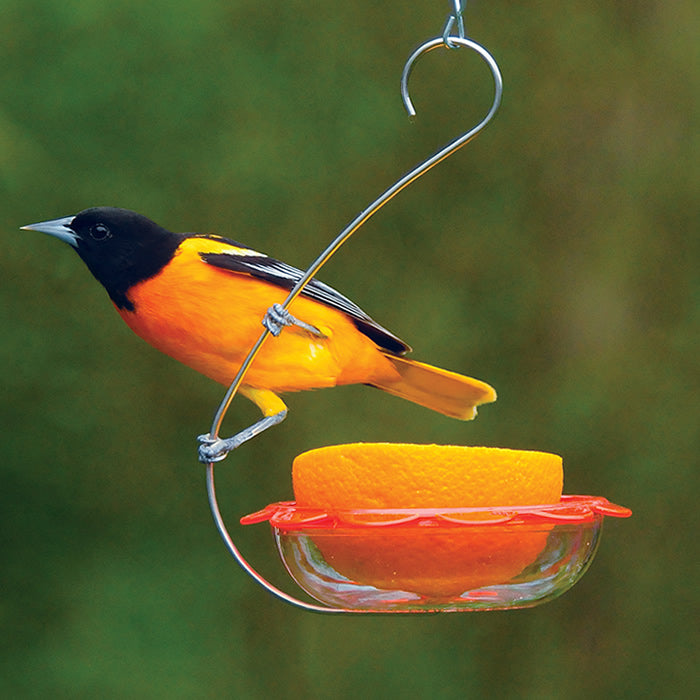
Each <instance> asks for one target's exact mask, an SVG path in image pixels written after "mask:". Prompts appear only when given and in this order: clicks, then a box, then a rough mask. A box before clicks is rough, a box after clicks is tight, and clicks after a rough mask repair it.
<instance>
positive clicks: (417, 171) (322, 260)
mask: <svg viewBox="0 0 700 700" xmlns="http://www.w3.org/2000/svg"><path fill="white" fill-rule="evenodd" d="M456 1H457V2H458V1H459V0H456ZM450 41H451V42H452V43H453V44H454V45H456V46H464V47H466V48H470V49H472V50H473V51H475V52H476V53H477V54H479V56H481V58H482V59H483V60H484V61H485V62H486V63H487V65H488V66H489V68H490V70H491V74H492V76H493V81H494V98H493V103H492V105H491V109H489V111H488V113H487V114H486V116H485V117H484V118H483V119H482V120H481V121H480V122H479V123H478V124H477V125H476V126H475V127H474V128H472V129H470V130H469V131H467V132H466V133H464V134H462V135H461V136H458V137H457V138H456V139H454V140H453V141H451V142H450V143H448V144H447V145H446V146H445V147H444V148H442V149H441V150H439V151H438V152H437V153H435V154H434V155H432V156H431V157H430V158H427V159H426V160H424V161H423V162H422V163H420V164H419V165H417V166H416V167H415V168H413V170H411V171H410V172H408V173H406V175H404V176H403V177H402V178H400V179H399V180H397V181H396V182H395V183H394V184H393V185H392V186H391V187H389V189H387V190H386V191H385V192H384V193H383V194H381V195H380V196H379V197H377V199H375V200H374V202H372V204H370V205H369V206H368V207H367V208H366V209H364V210H363V211H362V212H361V213H360V214H358V215H357V217H355V219H353V221H351V222H350V223H349V224H348V225H347V226H346V227H345V228H344V229H343V230H342V231H341V232H340V233H339V234H338V236H337V237H336V238H335V239H334V240H333V242H332V243H331V244H330V245H329V246H328V247H327V248H326V249H325V250H324V251H323V252H322V253H321V254H320V255H319V256H318V257H317V258H316V260H315V261H314V262H313V263H312V264H311V265H310V266H309V268H308V269H307V270H306V272H305V273H304V275H303V276H302V277H301V278H300V279H299V281H298V282H297V283H296V285H295V286H294V288H293V289H292V291H291V292H290V293H289V295H288V296H287V298H286V299H285V301H284V302H283V304H282V305H281V306H282V308H283V309H284V310H286V309H288V308H289V305H290V304H291V303H292V302H293V301H294V299H296V298H297V296H299V294H301V292H302V290H303V289H304V287H305V286H306V285H307V283H308V282H309V281H310V280H311V278H312V277H314V275H316V273H317V272H318V271H319V270H320V269H321V267H323V265H325V264H326V263H327V262H328V260H330V258H331V257H332V256H333V254H334V253H335V252H336V251H337V250H338V248H340V246H341V245H343V243H345V242H346V241H347V240H348V239H349V238H350V236H352V234H353V233H355V231H357V230H358V229H359V228H360V227H361V226H362V225H363V224H364V223H365V222H366V221H367V220H368V219H369V218H370V217H371V216H373V215H374V214H376V213H377V212H378V211H379V210H380V209H381V208H382V207H383V206H384V205H385V204H386V203H387V202H389V201H390V200H391V199H393V198H394V197H395V196H396V195H397V194H398V193H399V192H401V190H403V189H404V188H405V187H407V186H408V185H410V184H411V183H412V182H414V181H415V180H417V179H418V178H419V177H421V176H422V175H424V174H425V173H427V172H428V170H430V169H432V168H434V167H435V166H436V165H437V164H438V163H440V162H441V161H443V160H444V159H445V158H447V157H448V156H450V155H452V154H453V153H454V152H455V151H457V150H459V149H460V148H461V147H462V146H464V145H465V144H466V143H468V142H469V141H471V139H473V138H474V137H475V136H476V135H477V134H478V133H479V132H480V131H482V130H483V129H484V127H485V126H486V125H487V124H488V123H489V122H490V121H491V119H492V118H493V116H494V115H495V114H496V112H497V110H498V107H499V106H500V104H501V96H502V94H503V78H502V76H501V71H500V70H499V68H498V64H497V63H496V60H495V59H494V58H493V56H492V55H491V54H490V53H489V52H488V51H487V50H486V49H485V48H484V47H483V46H481V45H480V44H477V43H476V42H474V41H471V40H470V39H464V38H462V37H457V36H452V37H450ZM439 48H450V47H449V45H448V44H447V43H446V42H445V41H444V39H443V38H442V37H436V38H434V39H429V40H428V41H426V42H425V43H423V44H421V45H420V46H419V47H418V48H417V49H416V50H415V51H414V52H413V53H412V54H411V55H410V56H409V58H408V60H407V61H406V64H405V65H404V69H403V72H402V75H401V97H402V99H403V103H404V106H405V108H406V111H407V112H408V114H409V116H411V117H414V116H415V115H416V110H415V108H414V106H413V102H412V101H411V97H410V95H409V92H408V79H409V77H410V75H411V71H412V70H413V66H414V65H415V63H416V61H417V60H418V59H419V58H420V57H421V56H423V55H424V54H427V53H429V52H430V51H434V50H435V49H439ZM268 335H270V331H269V330H268V328H267V327H265V329H264V330H263V331H262V333H261V334H260V337H259V338H258V340H257V341H256V343H255V345H254V346H253V348H252V349H251V351H250V352H249V353H248V356H247V357H246V359H245V360H244V361H243V364H242V365H241V367H240V369H239V370H238V374H237V375H236V377H235V379H234V380H233V383H232V384H231V386H230V387H229V389H228V391H227V392H226V395H225V396H224V398H223V400H222V402H221V404H220V405H219V408H218V409H217V411H216V414H215V416H214V420H213V422H212V427H211V430H210V431H209V436H208V437H209V440H212V441H213V440H217V439H218V435H219V431H220V430H221V424H222V422H223V419H224V416H225V415H226V411H227V410H228V408H229V406H230V405H231V401H232V400H233V397H234V396H235V395H236V392H237V391H238V389H239V388H240V386H241V384H242V383H243V377H244V376H245V374H246V372H247V371H248V368H249V367H250V365H251V364H252V363H253V360H254V359H255V357H256V356H257V354H258V352H259V351H260V348H261V347H262V345H263V343H264V342H265V341H266V340H267V337H268ZM224 442H225V441H224ZM225 456H226V453H224V454H223V455H221V456H220V457H219V458H217V459H216V461H220V460H221V459H223V458H224V457H225Z"/></svg>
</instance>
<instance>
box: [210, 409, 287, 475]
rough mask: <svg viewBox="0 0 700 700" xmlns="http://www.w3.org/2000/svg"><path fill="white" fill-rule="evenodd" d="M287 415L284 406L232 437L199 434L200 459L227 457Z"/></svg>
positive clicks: (213, 460) (218, 459) (214, 459)
mask: <svg viewBox="0 0 700 700" xmlns="http://www.w3.org/2000/svg"><path fill="white" fill-rule="evenodd" d="M280 403H281V402H280ZM282 405H284V404H282ZM286 416H287V409H286V408H284V409H283V410H281V411H278V412H277V413H274V414H273V415H270V416H265V417H264V418H261V419H260V420H259V421H258V422H257V423H253V425H251V426H249V427H248V428H246V429H245V430H241V432H240V433H236V434H235V435H234V436H233V437H230V438H220V437H212V435H211V434H210V433H205V434H204V435H199V436H198V437H197V440H198V441H199V443H200V444H199V448H198V454H199V461H200V462H202V463H203V464H211V463H213V462H220V461H221V460H222V459H225V458H226V455H228V453H229V452H232V451H233V450H235V449H236V448H237V447H240V446H241V445H242V444H243V443H244V442H247V441H248V440H250V439H251V438H254V437H255V436H256V435H260V433H262V432H263V431H265V430H267V429H268V428H271V427H272V426H273V425H278V424H279V423H281V422H282V421H283V420H284V419H285V418H286Z"/></svg>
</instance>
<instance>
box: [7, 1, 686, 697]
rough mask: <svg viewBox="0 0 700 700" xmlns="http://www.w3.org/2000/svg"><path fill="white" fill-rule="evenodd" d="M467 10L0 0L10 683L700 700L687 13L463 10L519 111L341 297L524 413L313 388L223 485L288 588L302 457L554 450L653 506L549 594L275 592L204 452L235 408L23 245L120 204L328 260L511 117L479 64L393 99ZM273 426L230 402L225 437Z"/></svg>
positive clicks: (242, 456)
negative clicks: (221, 409) (378, 201)
mask: <svg viewBox="0 0 700 700" xmlns="http://www.w3.org/2000/svg"><path fill="white" fill-rule="evenodd" d="M448 8H449V5H448V4H447V3H445V2H429V1H428V0H416V1H415V2H412V3H410V4H409V5H404V6H401V5H398V4H393V3H390V2H383V3H378V2H370V1H369V0H355V1H354V2H348V3H320V2H318V3H314V2H312V3H309V2H298V1H296V0H291V1H290V2H284V3H259V2H253V1H252V0H231V1H230V2H221V1H220V0H198V2H196V3H195V2H189V3H187V2H172V1H170V2H165V1H164V0H153V1H152V2H148V3H144V2H141V1H139V2H137V1H136V0H123V2H119V3H107V2H105V1H104V0H61V1H60V2H58V0H41V1H39V0H22V1H21V2H20V1H19V0H2V2H0V10H1V16H2V22H1V23H0V37H1V39H0V76H1V78H0V197H1V201H2V223H3V228H4V235H3V242H4V245H3V253H2V255H0V279H2V280H3V281H2V284H0V294H1V295H2V304H0V321H1V323H2V326H1V327H2V338H1V339H0V372H1V373H2V385H3V387H4V396H5V400H4V401H3V402H2V405H1V407H0V411H1V414H0V418H1V420H2V426H3V429H2V455H3V466H2V476H1V479H2V482H1V483H2V488H1V493H2V496H1V497H0V498H1V499H2V508H1V510H0V513H1V515H0V518H2V528H1V532H2V538H3V545H2V572H3V573H2V579H3V583H2V591H3V593H2V597H1V598H0V600H1V607H0V621H1V623H2V629H3V640H2V650H1V652H0V690H2V691H3V692H2V694H3V696H4V697H13V698H22V697H47V696H51V697H56V698H62V697H66V698H80V697H108V698H112V697H113V698H120V697H129V698H131V697H154V698H155V697H167V698H179V697H183V698H186V697H240V698H269V697H283V698H284V697H288V698H297V697H299V698H301V697H304V698H326V697H335V698H345V697H347V698H350V697H357V696H362V697H368V698H375V697H376V698H380V697H430V698H465V697H499V698H500V697H503V698H550V697H551V698H560V697H566V698H584V697H585V698H588V697H594V696H598V695H599V694H604V695H605V696H608V697H641V696H645V697H668V693H669V692H671V693H672V695H673V696H674V697H697V696H698V691H699V690H700V689H699V688H698V683H697V668H696V664H697V650H698V645H697V642H698V639H697V623H696V622H695V620H694V616H693V613H692V610H693V609H697V603H698V596H697V593H696V591H697V585H696V583H694V574H695V571H696V570H694V567H692V566H691V565H692V564H695V563H696V561H697V555H698V546H697V537H696V536H695V535H694V530H695V527H697V525H698V518H697V512H698V509H697V506H696V504H695V502H694V501H695V498H696V497H697V486H698V481H697V467H698V454H699V453H700V445H699V441H698V408H699V406H698V398H697V397H698V389H700V387H699V386H698V372H697V370H698V360H697V358H698V335H699V334H698V329H699V326H700V323H699V321H700V319H699V318H698V316H699V310H700V276H699V275H698V261H699V260H700V255H699V253H700V251H699V247H700V245H699V237H698V231H699V230H700V226H699V224H700V220H699V217H698V207H697V201H698V197H697V195H698V185H699V184H700V176H699V175H700V174H699V172H698V163H700V157H699V156H700V153H699V152H698V151H699V149H698V92H699V91H698V87H699V85H698V78H699V75H698V70H699V66H700V61H698V58H699V56H698V42H697V35H696V32H695V31H693V30H692V27H693V26H695V27H697V22H698V11H697V6H696V3H693V2H691V1H690V0H675V1H672V2H669V1H668V0H665V1H662V0H647V1H646V2H640V1H638V0H634V1H631V2H624V3H618V2H612V1H610V0H608V1H604V2H600V3H589V2H582V1H581V0H570V1H569V2H566V3H561V2H539V3H535V4H533V5H525V4H514V3H510V2H495V3H494V2H490V3H485V2H481V3H473V4H472V3H470V4H469V5H468V8H467V13H466V23H467V27H468V32H469V35H470V36H471V37H473V38H474V39H476V40H477V41H480V42H482V43H484V44H485V45H486V46H487V47H489V48H490V49H491V51H492V52H493V53H494V55H495V56H496V58H497V59H498V61H499V63H500V65H501V69H502V71H503V74H504V78H505V84H506V91H505V96H504V103H503V107H502V109H501V111H500V113H499V115H498V117H497V119H496V121H495V122H494V124H493V126H491V127H489V129H488V130H487V131H486V133H484V134H483V135H481V136H480V137H479V138H478V139H476V140H475V141H474V142H473V143H471V144H470V145H468V146H467V147H466V149H465V150H463V151H461V152H460V153H459V154H457V155H456V156H454V157H452V158H451V159H449V160H448V161H446V162H445V163H444V164H442V165H441V166H440V167H438V168H437V169H436V170H434V171H433V172H431V173H430V174H429V175H427V176H426V177H425V178H424V179H423V180H421V181H419V182H417V183H415V184H414V185H412V186H411V188H410V189H409V190H407V191H406V192H404V193H403V194H402V195H401V196H400V197H399V198H397V199H396V200H395V201H394V202H392V203H391V204H390V205H388V206H387V207H386V208H385V209H384V210H383V211H382V212H381V213H380V214H378V215H377V216H376V217H375V218H374V219H373V220H372V221H371V222H369V223H368V224H367V226H366V227H365V228H364V229H363V231H362V232H361V233H359V234H358V235H357V236H356V238H355V239H354V240H353V241H352V242H351V243H350V244H349V245H348V246H347V247H346V248H344V249H343V250H342V251H341V253H340V254H339V255H338V256H337V258H336V259H335V260H334V261H333V262H332V263H331V264H329V266H328V267H327V269H325V270H324V274H323V278H324V279H325V280H327V281H328V282H330V283H332V284H334V285H335V286H337V287H339V288H340V289H341V290H343V291H344V292H345V293H347V294H348V295H350V296H351V297H353V298H355V300H356V301H357V302H358V303H360V304H361V305H362V306H363V307H364V308H365V309H366V310H367V311H368V312H369V313H371V314H372V315H373V316H374V317H375V318H377V319H378V320H379V321H380V322H382V323H385V324H386V325H387V326H389V327H390V328H392V329H393V330H394V331H396V332H397V333H398V334H399V335H400V336H401V337H403V338H405V339H406V340H407V341H408V342H410V343H411V344H412V345H413V347H414V349H415V356H416V357H419V358H424V359H426V360H427V361H430V362H433V363H435V364H440V365H442V366H446V367H451V368H454V369H456V370H461V371H465V372H469V373H471V374H473V375H474V376H477V377H481V378H483V379H485V380H487V381H489V382H491V383H492V384H494V385H495V386H496V388H497V389H498V391H499V401H498V403H497V404H495V405H493V406H488V407H484V408H483V409H482V411H481V412H480V416H479V418H478V419H477V420H476V421H475V422H474V423H470V424H463V423H459V422H456V421H450V420H447V419H445V418H443V417H441V416H439V415H432V414H430V413H428V412H426V411H424V410H422V409H420V408H417V407H415V406H412V405H407V404H404V402H400V401H397V400H396V399H393V398H391V397H388V396H385V395H383V394H380V393H379V392H373V391H371V390H370V389H367V388H363V387H349V388H343V389H337V390H333V391H325V392H315V393H309V394H304V395H298V396H293V397H290V400H289V403H290V407H291V414H290V417H289V419H288V420H287V421H286V423H285V424H283V425H282V426H281V427H280V428H278V429H275V430H274V431H273V432H271V433H270V434H267V435H266V436H265V437H264V438H263V439H260V440H258V441H256V442H254V443H253V444H250V445H248V446H246V447H245V449H241V450H240V451H239V453H236V455H235V456H234V457H232V458H231V459H229V460H228V462H226V463H225V464H223V465H221V466H220V467H219V469H218V472H217V473H218V474H219V477H218V480H219V482H220V484H219V489H220V498H221V501H222V506H223V507H224V511H225V515H226V516H227V517H228V519H229V522H230V526H231V528H232V529H233V531H234V533H235V536H236V539H237V541H240V545H241V547H242V549H243V550H244V552H246V553H247V554H248V556H249V557H250V559H251V560H252V561H253V562H254V563H255V565H256V566H258V567H259V568H260V569H261V571H263V572H264V573H265V574H266V575H268V576H270V577H271V578H273V579H274V580H275V581H277V582H278V583H279V584H280V585H282V586H283V587H285V588H287V589H288V590H294V587H293V584H292V583H291V582H289V581H287V580H286V577H285V574H284V573H283V572H282V570H281V565H279V564H278V563H277V562H276V559H275V557H276V555H275V553H274V551H273V547H272V544H271V542H270V539H269V533H268V532H267V531H266V530H265V528H264V527H263V526H259V527H257V528H247V529H241V528H238V527H237V526H236V520H237V518H238V517H239V516H240V515H243V514H244V513H246V512H250V511H253V510H255V509H257V508H258V507H260V506H262V505H264V504H266V503H268V502H271V501H274V500H279V499H284V498H289V497H290V496H291V484H290V464H291V460H292V458H293V456H294V455H295V454H297V453H298V452H300V451H302V450H304V449H308V448H311V447H314V446H317V445H321V444H329V443H333V442H338V441H351V440H403V441H406V440H414V441H421V442H453V443H467V444H470V443H471V444H492V445H502V446H511V447H522V448H539V449H545V450H552V451H556V452H559V453H560V454H562V455H563V456H564V460H565V468H566V488H565V490H566V492H568V493H592V494H600V495H605V496H607V497H608V498H610V499H611V500H613V501H616V502H619V503H622V504H624V505H627V506H630V507H631V508H632V509H633V510H634V517H633V518H632V519H631V520H628V521H624V522H623V521H613V522H611V523H610V524H609V525H608V527H606V535H605V537H604V538H603V542H602V546H601V549H600V551H599V554H598V556H597V558H596V561H595V562H594V564H593V566H592V568H591V570H590V571H589V572H588V574H587V575H586V577H584V579H583V580H582V581H581V582H580V583H579V584H578V585H577V586H576V587H575V588H574V589H573V590H572V591H571V592H569V593H568V594H567V595H565V596H564V597H562V598H561V599H559V600H557V601H556V602H553V603H551V604H549V605H547V606H544V607H541V608H536V609H534V610H529V611H521V612H510V613H498V614H496V613H494V614H474V615H445V616H437V617H410V618H399V619H389V618H381V619H376V618H353V619H344V618H343V619H340V618H337V617H319V616H311V615H309V614H304V613H300V612H298V611H296V610H293V609H290V608H287V607H285V606H283V605H282V604H281V603H278V602H276V601H274V600H271V599H269V598H268V597H267V595H266V594H264V593H263V592H262V591H261V590H259V589H258V588H257V587H256V586H255V585H254V584H253V583H252V582H250V581H249V580H248V579H247V578H246V577H245V576H244V575H243V574H242V573H241V572H240V571H239V570H238V569H237V568H236V567H235V565H234V564H233V563H232V562H231V561H230V560H229V559H228V558H227V555H226V553H225V551H224V548H223V547H222V545H221V543H220V541H219V539H218V537H217V535H216V532H215V530H214V527H213V525H212V523H211V520H210V516H209V512H208V508H207V504H206V497H205V490H204V479H203V477H204V475H203V472H202V470H201V467H200V466H199V465H198V464H197V462H196V460H195V441H194V437H195V435H197V434H198V433H199V432H202V431H204V430H205V429H206V428H207V427H208V424H209V421H210V419H211V416H212V414H213V411H214V409H215V407H216V405H217V404H218V401H219V400H220V398H221V396H222V393H223V390H222V388H221V387H218V386H216V385H213V384H211V383H210V382H208V381H207V380H205V379H203V378H201V377H199V376H197V375H195V374H194V373H192V372H191V371H190V370H188V369H187V368H184V367H180V366H178V365H176V364H175V363H174V362H172V361H171V360H169V359H167V358H165V357H163V356H160V355H159V354H158V353H156V352H154V351H151V350H150V349H149V348H148V347H146V346H145V345H144V344H143V343H142V342H141V341H139V340H138V339H136V338H134V337H133V336H132V335H131V333H130V331H128V329H127V328H126V327H125V326H124V325H123V324H122V323H121V321H120V320H119V319H118V317H117V316H116V314H114V312H113V310H112V309H111V307H110V304H109V303H108V300H107V297H106V296H105V294H104V293H103V291H102V290H101V289H100V288H99V287H98V286H97V285H96V284H95V282H94V280H93V279H92V278H91V277H90V275H89V273H88V272H87V270H86V269H85V268H84V266H83V264H82V263H81V262H80V261H79V260H78V259H77V257H76V256H75V254H74V253H73V252H72V251H71V250H70V249H69V248H68V246H65V245H62V244H60V243H59V242H58V241H56V240H52V239H50V238H49V237H46V236H40V235H38V234H33V233H28V232H20V231H18V227H19V226H20V225H22V224H25V223H29V222H34V221H40V220H44V219H48V218H53V217H57V216H63V215H67V214H71V213H75V212H77V211H78V210H80V209H83V208H85V207H88V206H93V205H99V204H110V205H117V206H124V207H128V208H133V209H136V210H138V211H141V212H143V213H145V214H147V215H149V216H150V217H152V218H154V219H155V220H157V221H159V222H160V223H162V224H163V225H165V226H167V227H169V228H171V229H174V230H182V231H186V230H197V231H217V232H219V233H222V234H227V235H230V236H231V237H234V238H236V239H238V240H241V241H244V242H246V243H249V244H250V245H252V246H255V247H257V248H259V249H261V250H264V251H268V252H270V253H274V254H275V255H276V256H278V257H281V258H283V259H286V260H288V261H289V262H291V263H294V264H296V265H299V266H302V267H303V266H305V265H306V264H308V263H309V262H310V261H311V260H312V259H313V257H315V255H316V254H317V252H318V251H319V250H320V249H321V248H322V247H324V246H325V245H326V244H327V242H329V241H330V239H331V238H332V237H333V236H334V235H335V234H336V233H337V232H338V231H339V230H340V229H341V228H342V227H343V226H344V225H345V224H346V223H347V222H348V221H349V220H350V219H351V218H353V217H354V216H355V214H357V213H358V212H359V211H360V210H361V209H362V208H363V207H365V206H366V205H367V204H368V203H369V202H370V201H371V200H372V199H373V198H374V197H375V196H376V195H378V194H379V193H380V192H382V191H383V190H384V189H385V188H386V187H387V186H389V185H390V184H391V183H392V182H393V181H394V180H395V179H396V178H397V177H398V176H399V175H401V174H402V173H403V172H405V171H406V170H408V169H409V168H410V167H412V166H413V165H414V164H415V163H416V162H418V161H419V160H420V159H422V158H423V157H425V156H426V155H428V154H429V153H431V152H433V151H434V150H435V149H436V148H438V147H439V146H440V145H442V144H443V143H445V142H446V141H447V139H448V138H452V137H453V136H455V135H457V134H458V133H460V132H462V131H464V130H465V129H466V128H468V127H470V126H471V125H472V124H473V123H475V122H476V121H477V120H478V119H479V118H480V116H481V115H482V114H483V113H484V111H485V109H486V108H487V107H488V104H489V101H490V99H491V84H490V78H489V77H488V73H487V72H486V70H485V68H484V67H483V65H482V64H481V63H480V61H479V59H478V58H476V57H474V56H471V55H469V54H467V52H465V51H462V52H459V51H457V52H446V51H445V52H438V53H434V54H431V56H430V57H428V58H424V59H422V61H421V62H420V63H419V65H418V66H417V67H416V71H415V74H414V76H413V78H412V91H413V92H412V94H413V97H414V101H415V102H416V105H417V109H418V112H419V118H418V121H417V122H416V123H414V124H411V123H410V122H409V121H408V120H407V119H406V117H405V115H404V113H403V110H402V106H401V103H400V98H399V94H398V79H399V75H400V71H401V68H402V66H403V61H404V60H405V58H406V57H407V56H408V53H409V51H410V50H411V48H412V47H413V46H415V45H416V44H417V43H418V42H420V41H421V40H423V39H425V38H428V37H429V36H433V35H435V34H437V33H439V32H440V31H441V29H442V23H443V21H444V17H445V15H446V13H447V10H448ZM222 316H223V315H222ZM254 416H255V414H254V411H253V409H252V408H251V407H249V406H248V405H246V402H245V401H240V402H239V401H236V402H235V403H234V406H233V408H232V410H231V412H230V415H229V418H228V420H227V426H228V427H229V429H230V430H235V429H236V427H238V426H242V425H245V424H247V422H249V421H250V420H251V419H252V418H253V417H254ZM3 686H4V688H3ZM671 689H672V690H671Z"/></svg>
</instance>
